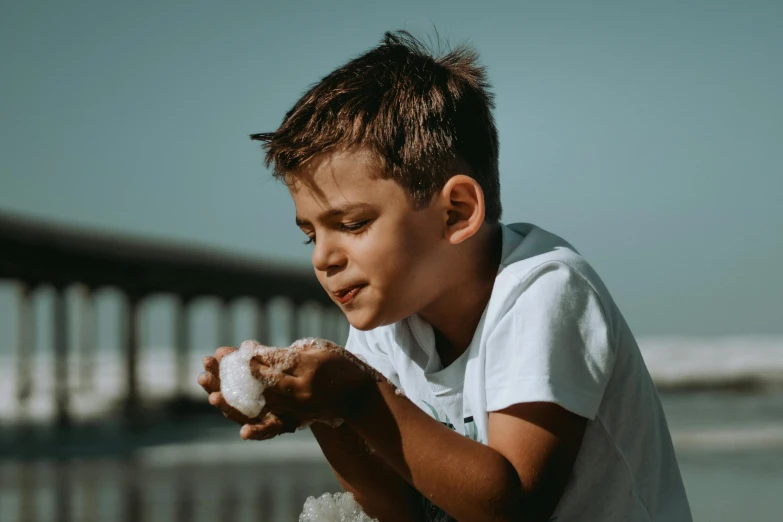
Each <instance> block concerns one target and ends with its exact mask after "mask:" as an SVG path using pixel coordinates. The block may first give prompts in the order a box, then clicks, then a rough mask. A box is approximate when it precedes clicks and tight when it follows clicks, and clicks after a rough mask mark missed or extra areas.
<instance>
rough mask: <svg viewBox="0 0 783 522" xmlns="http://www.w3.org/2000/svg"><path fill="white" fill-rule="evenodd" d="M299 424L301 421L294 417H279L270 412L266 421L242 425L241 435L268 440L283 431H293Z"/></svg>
mask: <svg viewBox="0 0 783 522" xmlns="http://www.w3.org/2000/svg"><path fill="white" fill-rule="evenodd" d="M298 425H299V421H297V420H296V419H294V418H292V417H278V416H277V415H275V414H274V413H270V414H268V415H267V416H266V418H265V419H264V422H261V423H258V424H245V425H244V426H242V429H241V430H239V436H240V437H242V438H243V439H245V440H266V439H271V438H272V437H277V436H278V435H281V434H283V433H293V432H294V431H296V428H297V426H298Z"/></svg>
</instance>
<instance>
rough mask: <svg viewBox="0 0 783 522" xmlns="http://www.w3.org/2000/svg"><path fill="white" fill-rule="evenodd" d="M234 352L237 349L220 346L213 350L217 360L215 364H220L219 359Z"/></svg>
mask: <svg viewBox="0 0 783 522" xmlns="http://www.w3.org/2000/svg"><path fill="white" fill-rule="evenodd" d="M235 351H237V349H236V348H234V347H233V346H221V347H220V348H218V349H217V350H215V359H217V362H220V359H222V358H223V357H225V356H226V355H228V354H230V353H231V352H235Z"/></svg>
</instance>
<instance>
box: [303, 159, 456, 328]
mask: <svg viewBox="0 0 783 522" xmlns="http://www.w3.org/2000/svg"><path fill="white" fill-rule="evenodd" d="M376 172H377V167H375V166H374V164H373V163H372V162H370V161H369V160H368V156H367V155H365V154H363V153H361V152H355V153H350V152H345V153H339V154H335V155H331V156H328V157H324V158H322V159H318V160H317V161H312V162H310V163H309V164H308V165H307V167H306V168H303V169H300V170H299V171H297V172H295V173H294V174H293V175H292V176H290V179H289V182H290V183H289V185H290V186H289V190H290V192H291V196H292V197H293V199H294V205H295V206H296V222H297V225H298V226H299V228H300V229H301V230H302V232H304V233H305V234H306V235H307V236H309V237H310V238H314V244H313V255H312V262H313V268H314V269H315V274H316V276H317V277H318V281H320V283H321V286H323V288H324V290H326V292H327V293H328V294H329V296H330V297H331V298H332V300H333V301H334V302H335V303H337V304H338V306H340V308H341V309H342V311H343V312H344V313H345V316H346V317H347V318H348V321H349V322H350V323H351V325H352V326H353V327H354V328H357V329H359V330H369V329H372V328H375V327H377V326H381V325H385V324H391V323H393V322H395V321H398V320H400V319H403V318H405V317H407V316H409V315H412V314H413V313H416V312H417V311H418V310H421V309H422V308H424V307H425V306H426V305H427V304H428V303H430V302H432V301H433V300H434V299H435V298H437V296H438V282H439V281H443V277H444V272H443V269H444V261H445V260H446V258H447V256H446V254H447V251H446V248H445V247H446V246H447V243H448V242H447V241H445V240H444V236H443V227H444V224H445V221H444V219H442V217H441V213H440V212H439V211H438V209H437V205H432V204H431V205H430V206H429V207H428V208H425V209H422V210H414V208H413V207H412V205H411V203H410V201H409V199H408V197H407V195H406V193H405V192H404V190H403V189H402V187H400V186H399V185H398V184H397V183H396V182H395V181H393V180H388V179H380V178H379V177H378V176H376V175H375V174H376ZM291 182H292V183H291Z"/></svg>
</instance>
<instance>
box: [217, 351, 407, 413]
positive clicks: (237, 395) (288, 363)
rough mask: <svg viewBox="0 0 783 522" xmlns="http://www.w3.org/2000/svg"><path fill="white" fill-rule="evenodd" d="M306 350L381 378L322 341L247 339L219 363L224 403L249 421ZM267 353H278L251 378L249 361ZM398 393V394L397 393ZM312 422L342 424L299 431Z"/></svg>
mask: <svg viewBox="0 0 783 522" xmlns="http://www.w3.org/2000/svg"><path fill="white" fill-rule="evenodd" d="M308 349H316V350H328V351H335V352H339V353H341V354H343V356H344V357H346V358H347V359H348V360H349V361H351V362H352V363H353V364H355V365H357V366H358V367H359V368H361V369H362V370H363V371H365V372H367V373H368V374H369V375H371V376H372V377H373V378H374V379H376V380H380V379H382V378H383V377H382V376H381V375H380V374H379V373H378V372H377V371H376V370H375V369H374V368H373V367H372V366H370V365H369V364H367V362H366V361H364V360H361V359H359V358H357V357H356V356H354V355H353V354H351V353H350V352H348V351H347V350H346V349H345V348H343V347H341V346H338V345H336V344H335V343H333V342H331V341H326V340H324V339H316V338H315V337H305V338H304V339H299V340H298V341H295V342H294V343H293V344H291V346H289V347H288V348H275V347H271V346H264V345H262V344H259V343H258V342H256V341H253V340H248V341H245V342H243V343H242V344H241V345H240V346H239V349H238V350H236V351H234V352H231V353H230V354H228V355H225V356H224V357H223V358H222V359H221V360H220V391H221V393H222V394H223V398H224V399H225V400H226V403H228V405H229V406H231V407H233V408H234V409H236V410H238V411H239V412H241V413H242V414H243V415H245V416H247V417H250V418H251V419H252V418H255V417H258V416H259V415H260V414H261V410H263V408H264V405H265V404H266V399H265V398H264V390H265V389H267V388H268V387H270V386H274V385H275V384H276V383H277V382H278V381H279V380H280V378H281V377H282V375H283V372H285V371H287V370H290V369H291V368H293V367H294V366H295V365H296V364H297V361H298V358H299V352H301V351H303V350H308ZM269 351H276V352H277V356H276V357H275V358H274V360H275V362H274V364H273V365H272V366H271V367H269V368H268V369H267V370H264V371H263V372H261V373H260V374H257V375H253V372H252V370H251V368H250V360H251V359H252V358H253V357H255V356H257V355H261V354H263V353H266V352H269ZM390 384H391V383H390ZM398 394H400V393H399V392H398ZM313 422H323V423H325V424H328V425H330V426H332V427H337V426H339V425H340V424H342V422H343V421H342V419H323V420H322V419H315V420H311V421H307V422H304V423H302V424H301V425H300V426H299V428H298V429H305V428H307V427H309V426H310V424H312V423H313Z"/></svg>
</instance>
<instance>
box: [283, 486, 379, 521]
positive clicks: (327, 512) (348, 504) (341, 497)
mask: <svg viewBox="0 0 783 522" xmlns="http://www.w3.org/2000/svg"><path fill="white" fill-rule="evenodd" d="M377 520H378V519H376V518H370V517H369V515H367V514H366V513H365V512H364V511H363V510H362V507H361V506H360V505H359V503H358V502H356V499H355V498H354V497H353V493H350V492H346V493H324V494H323V495H321V496H320V497H318V498H315V497H307V500H305V503H304V507H303V508H302V513H301V514H300V515H299V522H377Z"/></svg>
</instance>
